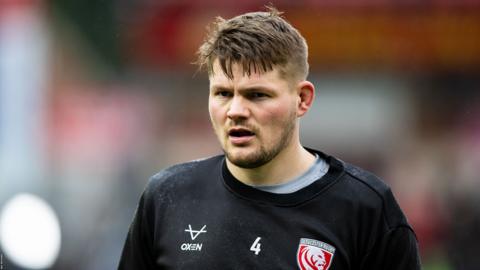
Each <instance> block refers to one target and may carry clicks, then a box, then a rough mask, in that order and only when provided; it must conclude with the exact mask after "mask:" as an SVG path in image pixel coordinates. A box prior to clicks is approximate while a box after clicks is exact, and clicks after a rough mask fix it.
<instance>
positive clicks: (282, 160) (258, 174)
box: [227, 139, 315, 185]
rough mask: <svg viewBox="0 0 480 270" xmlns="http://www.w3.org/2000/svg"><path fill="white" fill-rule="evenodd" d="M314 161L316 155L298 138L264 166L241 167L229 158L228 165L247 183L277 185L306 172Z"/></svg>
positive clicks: (239, 178) (231, 170)
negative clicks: (303, 145)
mask: <svg viewBox="0 0 480 270" xmlns="http://www.w3.org/2000/svg"><path fill="white" fill-rule="evenodd" d="M314 162H315V156H314V155H313V154H311V153H310V152H308V151H307V150H306V149H305V148H303V147H302V146H301V144H300V141H299V140H298V139H297V140H296V142H295V143H291V144H290V145H289V146H288V147H286V148H284V149H283V150H282V151H281V152H280V153H278V155H277V156H276V157H274V158H273V159H272V160H271V161H269V162H268V163H266V164H263V165H262V166H259V167H257V168H241V167H238V166H236V165H235V164H233V163H231V162H230V161H229V160H228V159H227V167H228V169H229V170H230V172H231V173H232V175H233V176H235V178H237V179H238V180H240V181H241V182H243V183H245V184H247V185H277V184H282V183H285V182H287V181H288V180H291V179H293V178H295V177H297V176H299V175H301V174H302V173H304V172H306V171H307V170H308V169H309V168H310V166H312V165H313V163H314Z"/></svg>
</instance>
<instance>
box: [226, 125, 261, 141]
mask: <svg viewBox="0 0 480 270" xmlns="http://www.w3.org/2000/svg"><path fill="white" fill-rule="evenodd" d="M254 136H255V132H253V131H251V130H249V129H245V128H231V129H230V130H229V131H228V137H229V139H230V142H231V143H232V144H234V145H244V144H246V143H248V142H249V141H250V140H252V139H253V138H254Z"/></svg>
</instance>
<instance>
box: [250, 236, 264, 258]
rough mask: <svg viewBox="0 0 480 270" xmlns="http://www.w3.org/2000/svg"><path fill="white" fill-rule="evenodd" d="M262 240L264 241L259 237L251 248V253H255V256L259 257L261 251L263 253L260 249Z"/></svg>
mask: <svg viewBox="0 0 480 270" xmlns="http://www.w3.org/2000/svg"><path fill="white" fill-rule="evenodd" d="M260 239H262V238H261V237H257V239H255V241H254V242H253V244H252V246H251V247H250V251H253V252H255V255H258V253H260V251H261V249H260V246H261V244H260Z"/></svg>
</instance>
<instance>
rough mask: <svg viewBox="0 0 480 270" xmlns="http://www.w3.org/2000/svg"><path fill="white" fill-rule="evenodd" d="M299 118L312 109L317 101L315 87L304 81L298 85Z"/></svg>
mask: <svg viewBox="0 0 480 270" xmlns="http://www.w3.org/2000/svg"><path fill="white" fill-rule="evenodd" d="M297 95H298V101H297V116H298V117H301V116H303V115H304V114H306V113H307V111H308V110H309V109H310V107H312V105H313V100H314V99H315V86H314V85H313V84H312V83H311V82H309V81H302V82H300V83H298V85H297Z"/></svg>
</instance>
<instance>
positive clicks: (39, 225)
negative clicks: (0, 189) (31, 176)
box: [0, 193, 61, 269]
mask: <svg viewBox="0 0 480 270" xmlns="http://www.w3.org/2000/svg"><path fill="white" fill-rule="evenodd" d="M60 241H61V233H60V225H59V221H58V218H57V216H56V214H55V212H54V210H53V209H52V208H51V207H50V205H49V204H48V203H47V202H45V201H44V200H43V199H41V198H39V197H37V196H35V195H32V194H28V193H21V194H18V195H16V196H14V197H13V198H12V199H10V200H9V201H8V202H7V203H6V204H5V206H4V207H3V209H2V210H1V212H0V245H1V247H2V250H3V251H4V252H5V255H6V256H7V257H8V258H9V259H10V260H11V261H12V262H13V263H15V264H17V265H18V266H21V267H25V268H30V269H45V268H49V267H51V266H52V265H53V264H54V263H55V260H56V259H57V257H58V254H59V251H60Z"/></svg>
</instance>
